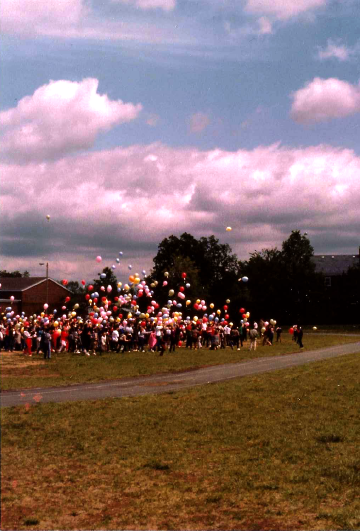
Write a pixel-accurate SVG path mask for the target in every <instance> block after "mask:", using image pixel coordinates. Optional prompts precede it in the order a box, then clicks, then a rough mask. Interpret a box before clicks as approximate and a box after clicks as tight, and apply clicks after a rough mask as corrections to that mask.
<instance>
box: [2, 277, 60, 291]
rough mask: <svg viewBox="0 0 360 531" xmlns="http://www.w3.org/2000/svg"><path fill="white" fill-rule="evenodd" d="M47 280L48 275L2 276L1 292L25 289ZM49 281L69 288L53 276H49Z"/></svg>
mask: <svg viewBox="0 0 360 531" xmlns="http://www.w3.org/2000/svg"><path fill="white" fill-rule="evenodd" d="M45 280H46V277H0V284H1V289H0V294H1V291H13V292H17V291H25V290H26V289H28V288H31V287H32V286H36V284H40V283H41V282H44V281H45ZM49 281H51V282H55V284H58V285H59V286H61V287H62V288H64V289H66V290H68V288H66V287H65V286H63V285H62V284H60V283H59V282H57V281H56V280H54V279H52V278H49ZM68 291H69V290H68Z"/></svg>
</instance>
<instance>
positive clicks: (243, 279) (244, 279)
mask: <svg viewBox="0 0 360 531" xmlns="http://www.w3.org/2000/svg"><path fill="white" fill-rule="evenodd" d="M241 280H242V281H243V282H247V281H248V280H249V279H248V277H242V279H241Z"/></svg>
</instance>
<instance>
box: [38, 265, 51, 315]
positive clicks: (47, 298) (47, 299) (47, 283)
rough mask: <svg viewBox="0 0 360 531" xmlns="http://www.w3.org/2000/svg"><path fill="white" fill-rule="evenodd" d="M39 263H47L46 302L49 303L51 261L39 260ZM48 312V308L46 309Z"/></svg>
mask: <svg viewBox="0 0 360 531" xmlns="http://www.w3.org/2000/svg"><path fill="white" fill-rule="evenodd" d="M39 265H46V301H45V302H46V304H49V262H46V264H45V262H39ZM45 313H47V309H46V310H45Z"/></svg>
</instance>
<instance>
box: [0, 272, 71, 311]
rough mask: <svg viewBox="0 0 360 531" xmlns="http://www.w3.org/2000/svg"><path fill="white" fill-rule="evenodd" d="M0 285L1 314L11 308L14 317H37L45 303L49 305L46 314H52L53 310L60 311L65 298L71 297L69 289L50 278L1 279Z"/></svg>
mask: <svg viewBox="0 0 360 531" xmlns="http://www.w3.org/2000/svg"><path fill="white" fill-rule="evenodd" d="M0 283H1V289H0V312H1V313H4V312H5V310H6V308H7V307H11V308H12V310H13V311H14V314H15V315H20V314H21V313H22V312H24V313H25V315H27V316H30V315H33V314H37V315H38V314H39V313H41V312H43V311H44V304H45V303H47V304H48V305H49V308H48V310H47V313H52V312H53V310H54V309H57V310H58V311H60V309H61V307H62V306H63V305H64V301H65V298H66V297H67V296H71V291H70V290H69V289H67V288H66V287H65V286H63V285H62V284H60V283H59V282H57V281H56V280H53V279H52V278H46V277H27V278H26V277H1V278H0ZM11 297H14V299H13V300H11Z"/></svg>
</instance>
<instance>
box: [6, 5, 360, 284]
mask: <svg viewBox="0 0 360 531" xmlns="http://www.w3.org/2000/svg"><path fill="white" fill-rule="evenodd" d="M1 10H2V12H1V19H2V33H3V42H2V44H3V53H2V58H1V62H2V65H1V66H2V73H3V79H4V80H5V82H3V86H2V99H1V112H0V125H1V126H2V134H3V148H2V158H3V170H2V174H3V175H4V176H5V179H6V181H9V182H10V181H11V182H12V187H9V189H8V187H7V185H5V186H4V187H2V192H1V206H2V211H3V212H4V229H3V236H4V238H3V245H2V249H1V251H2V262H3V264H4V267H5V266H6V268H8V269H14V268H20V269H24V268H26V269H28V270H30V271H31V272H32V273H33V274H35V273H37V272H38V271H37V270H36V267H37V263H38V261H39V260H40V259H41V260H43V257H45V258H47V257H49V260H51V261H52V262H53V263H54V264H55V263H56V264H57V265H56V269H55V272H56V274H57V275H58V276H62V275H61V273H63V272H64V274H65V273H66V274H68V275H70V276H71V275H72V276H74V277H76V276H78V275H79V271H80V270H81V269H83V268H84V267H89V268H90V269H91V268H92V267H93V265H92V263H93V258H94V255H95V256H96V255H97V254H99V253H98V252H97V250H98V248H99V249H100V250H101V252H102V254H104V256H109V260H111V258H110V257H111V256H112V255H113V254H114V253H115V248H114V247H115V246H116V248H117V247H121V248H124V249H125V250H126V249H127V252H128V256H129V260H132V261H134V263H135V264H138V265H139V268H140V266H143V267H144V266H146V269H148V268H149V267H151V258H152V257H153V256H154V254H155V253H156V248H157V243H159V241H161V240H162V239H163V238H164V237H166V236H168V235H170V234H171V233H175V234H177V235H179V234H181V233H182V232H183V231H185V230H186V231H188V232H191V233H193V234H194V235H195V236H201V235H209V234H215V235H216V236H217V237H219V238H220V239H221V241H227V242H228V243H230V245H231V246H232V248H233V250H234V251H235V252H237V254H238V255H239V257H240V258H246V257H247V256H248V253H249V252H252V251H253V250H254V249H255V248H256V249H259V248H261V247H262V246H278V247H279V246H280V245H281V242H282V241H283V239H285V238H286V237H287V236H288V234H289V233H290V231H291V230H293V229H298V228H299V229H301V230H307V231H308V233H309V236H310V239H311V241H312V243H313V245H314V247H315V251H316V252H318V253H324V252H329V253H334V252H346V253H349V254H353V253H354V252H356V250H357V247H358V244H359V243H360V242H359V239H358V233H359V230H358V228H359V221H360V220H359V215H358V213H357V211H358V209H357V206H356V204H358V202H359V200H360V189H359V182H360V173H359V168H360V159H359V157H360V153H359V142H358V138H359V112H360V88H359V78H360V75H359V56H360V38H359V33H358V20H359V15H360V3H359V2H358V1H355V0H343V1H327V0H298V2H293V0H272V1H270V0H262V1H260V0H243V1H230V0H229V1H227V0H223V1H215V0H203V1H202V2H198V1H194V0H188V1H182V0H127V1H125V0H106V1H103V2H95V1H93V2H86V1H84V0H59V2H56V3H50V4H48V3H46V2H45V1H44V0H4V1H3V3H2V7H1ZM89 79H90V80H93V82H89V83H88V82H86V80H89ZM24 98H25V99H24ZM79 109H80V110H79ZM149 165H150V167H151V165H152V167H153V170H151V169H149ZM65 168H66V169H65ZM99 172H100V173H101V175H99ZM44 176H45V177H44ZM109 190H111V193H110V194H109ZM91 194H93V195H91ZM69 197H71V201H70V200H69ZM75 198H77V199H78V202H76V201H75ZM215 199H216V201H215ZM267 200H268V202H267ZM292 200H293V201H294V204H293V209H292V210H291V209H289V204H288V203H289V201H292ZM117 202H118V203H119V204H120V205H121V211H119V210H118V209H116V203H117ZM19 203H20V205H21V207H20V208H17V207H15V206H16V205H18V204H19ZM86 203H87V204H88V208H87V209H86V208H84V205H85V204H86ZM144 209H145V212H146V215H145V214H144ZM239 211H240V212H239ZM109 212H111V215H109ZM40 213H42V214H44V215H46V214H47V213H50V214H51V216H52V217H51V220H52V221H51V222H52V223H53V225H54V230H53V229H51V230H52V232H51V234H47V233H46V232H45V233H44V231H43V225H42V220H43V218H42V217H41V216H42V214H40ZM37 216H38V217H39V219H37ZM69 220H71V223H70V225H71V227H72V234H71V237H69V229H68V223H69ZM94 224H97V228H96V230H95V229H94ZM229 224H231V225H233V226H234V227H233V229H234V230H233V231H232V232H231V234H229V233H225V232H224V227H226V226H228V225H229ZM119 225H121V227H122V229H124V230H119ZM144 226H145V227H146V229H144ZM25 227H26V228H27V229H26V231H25ZM64 227H66V229H64ZM89 227H92V231H91V230H90V229H89ZM100 227H103V231H102V230H101V229H100ZM106 227H107V228H106ZM134 228H137V229H138V230H134ZM48 229H49V227H46V230H48ZM28 230H29V231H30V235H28V236H27V237H26V244H25V236H24V231H25V232H26V233H27V232H28ZM107 230H108V231H110V232H111V233H113V234H114V237H113V238H109V241H108V243H107V246H105V247H104V246H103V243H104V241H105V240H107V238H105V239H104V234H105V233H106V231H107ZM48 232H49V231H48ZM95 233H96V234H95ZM31 235H33V237H32V239H31ZM29 238H30V240H29ZM97 238H99V239H98V240H97ZM82 241H86V242H92V245H88V246H86V245H79V242H82ZM29 242H30V244H29ZM29 248H30V249H31V250H29ZM135 249H136V251H135ZM45 255H47V256H45ZM54 267H55V265H54ZM143 267H141V268H143Z"/></svg>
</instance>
